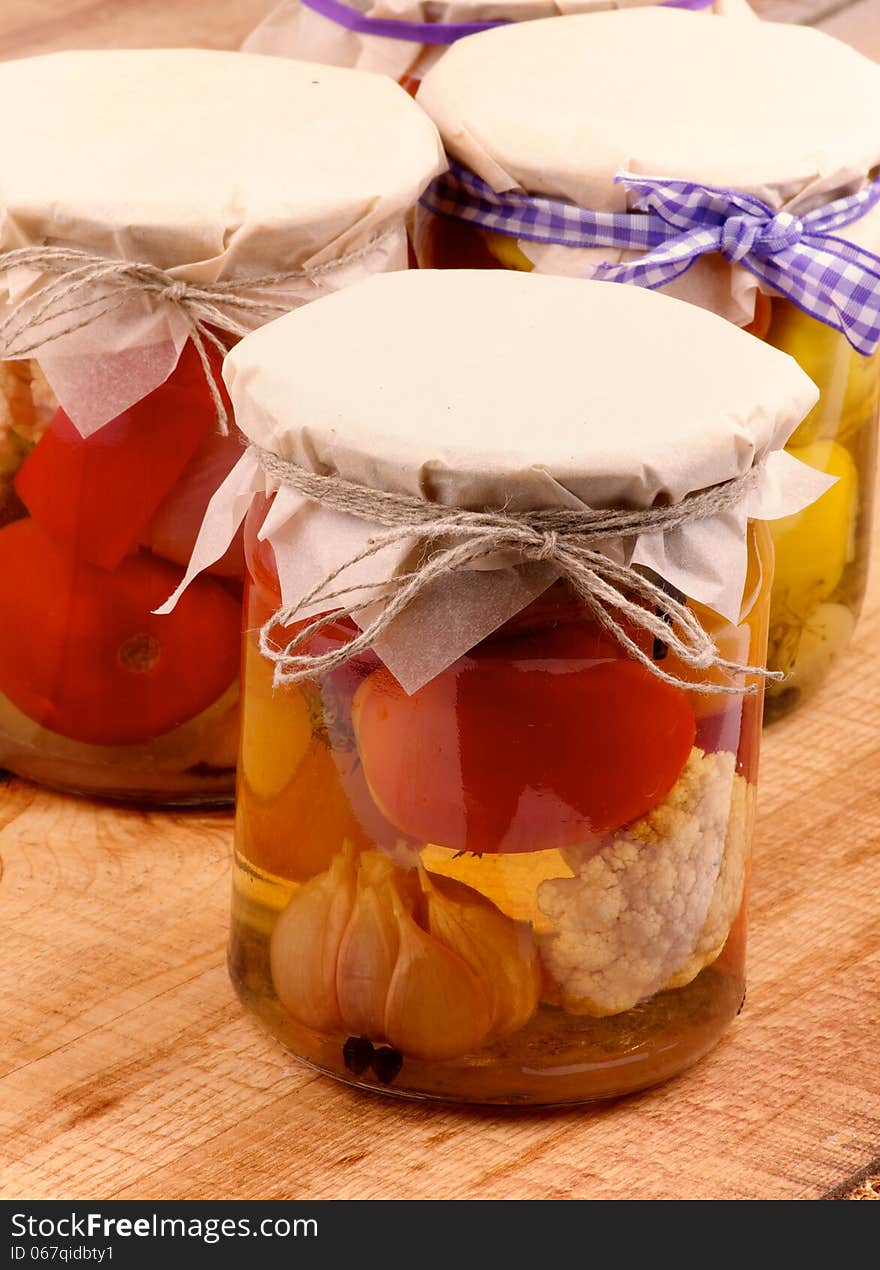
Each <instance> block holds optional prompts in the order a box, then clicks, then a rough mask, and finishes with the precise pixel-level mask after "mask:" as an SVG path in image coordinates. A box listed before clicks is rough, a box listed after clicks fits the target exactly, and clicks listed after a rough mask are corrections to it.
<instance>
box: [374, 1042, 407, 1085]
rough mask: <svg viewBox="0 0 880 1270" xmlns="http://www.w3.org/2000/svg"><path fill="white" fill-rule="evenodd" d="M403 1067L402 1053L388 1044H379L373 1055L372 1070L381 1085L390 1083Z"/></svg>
mask: <svg viewBox="0 0 880 1270" xmlns="http://www.w3.org/2000/svg"><path fill="white" fill-rule="evenodd" d="M401 1067H403V1055H402V1054H399V1053H398V1052H397V1050H393V1049H392V1048H391V1046H390V1045H380V1046H379V1048H378V1049H377V1050H376V1052H375V1053H374V1055H373V1071H374V1072H375V1073H376V1079H377V1080H381V1082H382V1084H383V1085H390V1084H391V1082H392V1080H394V1077H395V1076H396V1075H397V1074H398V1072H399V1071H400V1069H401Z"/></svg>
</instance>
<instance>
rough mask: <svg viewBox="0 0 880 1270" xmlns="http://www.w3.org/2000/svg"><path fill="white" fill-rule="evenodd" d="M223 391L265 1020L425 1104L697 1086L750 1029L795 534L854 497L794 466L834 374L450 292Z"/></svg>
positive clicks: (323, 315) (253, 896)
mask: <svg viewBox="0 0 880 1270" xmlns="http://www.w3.org/2000/svg"><path fill="white" fill-rule="evenodd" d="M684 348H687V349H688V350H690V352H689V357H690V356H696V358H697V360H696V365H695V367H694V368H693V369H692V368H691V364H690V361H689V357H685V356H684V355H683V353H682V349H684ZM331 349H337V350H338V349H345V350H346V351H345V370H346V373H345V374H344V375H339V374H338V373H336V369H335V357H334V354H332V353H331V351H330V350H331ZM632 357H636V358H637V359H638V360H639V364H640V366H641V367H642V368H643V374H641V375H640V376H638V377H633V376H632V375H631V374H630V373H629V366H630V359H631V358H632ZM686 370H687V372H688V373H685V371H686ZM224 375H225V378H226V382H227V385H228V387H229V391H230V394H231V397H232V400H233V402H234V404H235V409H236V416H237V419H238V422H239V426H240V427H241V429H242V430H243V432H244V433H245V435H246V437H248V438H249V439H250V441H251V445H250V446H249V448H248V449H247V450H246V452H245V454H244V456H243V457H242V459H241V460H240V462H239V464H238V466H237V468H236V471H235V473H234V475H233V478H231V485H230V489H229V491H228V493H227V495H226V497H225V500H220V502H219V503H218V504H217V505H215V507H214V508H213V509H212V512H211V513H210V514H209V517H208V520H207V521H206V531H209V532H210V534H211V535H212V536H213V535H217V539H216V541H215V550H220V549H222V547H223V536H222V535H221V534H220V530H221V529H222V530H223V531H224V533H225V535H226V536H228V535H229V534H230V533H232V532H233V531H234V529H235V526H236V523H237V521H238V519H239V518H240V517H241V516H242V515H243V514H244V507H245V505H248V504H249V511H248V513H247V520H246V524H245V555H246V560H247V570H248V580H247V585H246V601H245V608H246V623H245V625H246V632H247V633H246V637H245V660H244V688H243V724H242V743H241V757H240V763H239V785H238V797H237V813H236V846H235V865H234V884H233V913H232V930H231V941H230V950H229V964H230V970H231V974H232V978H233V981H234V983H235V986H236V989H237V990H238V992H239V994H240V996H241V998H242V1000H243V1002H244V1003H245V1005H246V1006H247V1007H248V1008H249V1009H250V1010H251V1011H252V1012H253V1013H254V1014H255V1015H256V1016H257V1017H258V1018H259V1019H260V1020H261V1021H262V1023H263V1024H264V1026H265V1027H266V1028H267V1029H268V1031H269V1032H270V1033H271V1034H272V1035H273V1036H274V1037H275V1038H276V1039H278V1040H279V1041H280V1042H281V1043H282V1044H283V1045H285V1046H286V1047H287V1048H288V1049H289V1050H290V1051H291V1052H292V1053H293V1054H295V1055H296V1056H297V1057H299V1058H301V1059H304V1060H305V1061H306V1062H308V1063H311V1064H313V1065H314V1066H315V1067H317V1068H319V1069H321V1070H322V1071H325V1072H327V1073H329V1074H331V1075H334V1076H336V1077H338V1078H340V1079H342V1080H347V1081H350V1082H353V1083H355V1084H358V1085H362V1086H366V1087H369V1088H373V1089H383V1090H389V1091H391V1092H394V1093H399V1094H404V1095H408V1096H412V1097H431V1098H443V1099H453V1100H464V1101H471V1102H484V1103H564V1102H573V1101H580V1100H585V1099H593V1098H600V1097H606V1096H611V1095H616V1094H620V1093H623V1092H625V1091H627V1090H631V1089H635V1088H639V1087H641V1086H646V1085H650V1084H652V1083H654V1082H657V1081H660V1080H662V1079H664V1078H665V1077H667V1076H669V1075H671V1074H672V1073H673V1072H676V1071H679V1070H681V1069H683V1068H685V1067H687V1066H688V1065H689V1064H691V1063H693V1062H695V1061H696V1060H697V1059H698V1058H700V1057H701V1055H703V1054H704V1053H706V1051H707V1050H708V1049H710V1047H711V1046H712V1045H713V1044H714V1043H715V1041H716V1040H717V1039H718V1038H719V1036H720V1035H721V1034H722V1032H723V1031H724V1030H725V1029H726V1028H727V1026H728V1025H729V1024H730V1022H731V1020H732V1019H733V1018H734V1017H735V1015H736V1013H737V1011H738V1010H739V1009H740V1006H741V1004H742V1000H743V992H744V982H745V981H744V960H743V959H744V949H745V903H746V896H747V891H748V873H749V865H748V861H749V849H750V839H751V826H752V816H753V811H754V802H755V788H756V780H757V771H758V747H759V741H760V731H761V700H762V685H763V679H764V676H765V674H766V672H765V670H764V657H765V651H766V643H767V630H768V622H769V596H770V585H771V576H772V569H773V563H772V549H771V546H770V541H769V532H768V529H767V526H766V524H765V523H764V521H763V517H764V516H767V515H773V516H777V515H782V514H785V513H794V512H796V511H797V510H799V509H800V508H802V507H803V506H805V505H806V503H807V502H808V501H809V500H810V498H812V497H814V496H815V493H816V491H817V489H822V488H824V486H825V482H824V479H823V478H821V477H819V476H817V474H816V473H815V472H814V471H813V470H812V469H811V468H809V467H806V466H804V465H802V464H799V463H797V462H795V461H792V460H790V459H788V458H787V456H785V455H783V454H781V453H780V447H781V446H782V445H783V444H784V443H785V441H786V439H787V437H788V435H789V434H790V432H791V431H792V429H793V428H794V427H795V426H796V425H797V423H798V422H799V421H800V420H801V419H802V418H803V417H804V415H805V414H806V413H807V411H808V410H809V409H810V408H811V406H812V405H813V403H814V402H815V400H816V390H815V388H814V387H813V385H812V384H811V382H810V381H809V379H808V378H807V377H806V376H805V375H804V374H803V372H802V371H801V370H800V369H799V368H798V367H797V366H796V364H795V363H794V362H793V361H792V360H791V359H790V358H786V357H784V356H782V355H781V354H779V353H778V352H777V351H776V350H775V349H772V348H770V347H769V346H768V345H765V344H762V343H760V342H759V341H757V340H753V339H751V338H749V337H748V336H746V335H744V334H743V333H742V332H741V331H739V330H737V329H736V328H735V327H734V326H732V325H730V324H729V323H726V322H723V321H721V320H719V319H718V318H716V317H713V316H711V315H709V314H706V313H704V312H702V311H700V310H699V309H697V308H696V307H694V306H690V305H686V304H682V303H680V302H678V301H675V300H671V299H668V298H666V297H662V296H655V295H652V294H650V292H647V291H641V290H638V289H636V288H625V287H607V286H601V285H599V284H597V283H589V282H587V283H584V282H580V281H575V280H572V279H567V278H550V277H529V278H527V277H523V276H521V275H517V274H516V273H513V272H510V273H504V272H498V273H491V272H481V271H461V272H457V271H431V270H424V271H421V270H419V271H410V272H407V273H399V274H393V275H386V276H384V277H382V278H374V279H370V280H368V281H367V282H365V283H363V284H359V285H358V286H356V287H352V288H350V289H349V290H347V291H345V292H344V293H340V294H338V295H335V296H332V297H329V298H327V299H324V300H321V301H318V302H317V303H316V304H313V305H310V306H309V308H308V309H304V310H302V311H301V312H299V313H296V314H291V315H290V316H289V317H286V318H282V319H280V320H279V321H278V322H274V323H270V324H268V325H267V326H264V327H263V328H262V329H261V330H260V331H257V332H255V333H254V334H253V335H250V336H248V337H247V338H246V339H245V340H243V341H242V342H241V343H240V344H239V345H238V347H237V348H236V349H234V350H233V351H232V353H230V355H229V356H228V358H227V359H226V363H225V369H224ZM184 598H185V593H184Z"/></svg>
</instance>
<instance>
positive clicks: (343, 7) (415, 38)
mask: <svg viewBox="0 0 880 1270" xmlns="http://www.w3.org/2000/svg"><path fill="white" fill-rule="evenodd" d="M714 2H715V0H663V2H662V4H660V5H659V6H658V7H659V8H661V9H708V8H709V5H710V4H714ZM300 3H301V4H303V5H305V7H306V8H307V9H314V11H315V12H316V13H320V14H321V16H322V17H324V18H329V19H330V21H331V22H335V23H336V24H337V26H344V27H345V29H346V30H347V31H354V32H356V33H357V34H358V35H382V36H385V37H386V39H391V40H409V41H411V42H412V43H413V44H454V43H455V42H456V40H461V39H463V38H464V36H466V35H478V34H479V33H480V31H491V30H492V29H493V27H496V26H508V25H509V23H510V22H511V21H512V19H509V18H499V19H498V20H497V21H495V22H403V21H398V19H397V18H371V17H368V15H367V14H366V13H361V11H360V10H359V9H353V8H352V7H351V5H348V4H345V3H344V2H343V0H300Z"/></svg>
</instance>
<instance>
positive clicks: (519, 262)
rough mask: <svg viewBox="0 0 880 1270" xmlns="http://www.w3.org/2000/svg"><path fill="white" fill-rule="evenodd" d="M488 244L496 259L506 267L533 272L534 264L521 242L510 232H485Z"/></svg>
mask: <svg viewBox="0 0 880 1270" xmlns="http://www.w3.org/2000/svg"><path fill="white" fill-rule="evenodd" d="M484 237H485V240H486V246H487V247H488V248H489V250H490V251H491V253H492V255H493V256H494V257H495V259H496V260H500V261H501V263H502V264H503V265H504V268H505V269H518V270H519V272H520V273H531V272H532V270H533V269H534V267H535V266H534V265H533V264H532V262H531V260H529V258H528V256H527V255H526V254H525V252H524V251H522V250H520V245H519V242H518V241H517V239H516V238H512V237H511V236H510V234H485V235H484Z"/></svg>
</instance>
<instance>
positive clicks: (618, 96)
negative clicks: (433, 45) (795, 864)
mask: <svg viewBox="0 0 880 1270" xmlns="http://www.w3.org/2000/svg"><path fill="white" fill-rule="evenodd" d="M673 63H674V65H675V67H676V70H675V74H674V75H670V73H669V67H670V65H672V64H673ZM524 84H528V91H527V92H524V91H523V85H524ZM804 84H809V85H810V92H809V95H808V100H805V97H804V92H803V85H804ZM841 84H846V91H845V92H841V88H840V86H841ZM746 86H747V87H746ZM418 100H419V103H420V104H421V105H422V106H423V107H424V108H425V110H427V112H428V113H429V114H430V115H431V116H432V118H433V119H434V120H435V122H437V124H438V126H439V128H440V132H441V135H442V136H443V139H444V142H445V145H446V149H447V153H448V155H449V156H450V160H451V163H452V170H451V172H450V173H449V174H448V175H445V176H443V177H440V178H438V180H437V181H436V182H435V183H434V184H433V185H432V186H431V187H430V189H429V191H428V193H427V194H426V196H425V197H424V200H423V205H422V207H421V208H420V210H419V214H418V217H417V224H416V230H415V249H416V254H417V257H418V259H419V262H420V263H421V264H422V265H423V266H426V267H434V268H456V269H458V268H465V267H466V268H487V269H512V270H520V271H535V272H541V273H554V274H567V275H571V276H578V277H592V278H596V279H602V280H605V281H610V282H617V283H623V284H630V285H636V286H641V287H648V288H654V289H658V290H663V291H666V292H667V293H668V294H670V295H673V296H676V297H679V298H682V299H685V300H689V301H691V302H692V303H695V304H698V305H700V306H702V307H704V308H708V309H710V310H713V311H714V312H716V313H718V314H719V315H721V316H723V317H725V318H727V319H728V320H730V321H733V322H735V323H737V324H738V325H739V326H742V327H744V328H745V329H746V330H748V331H750V332H751V333H752V334H753V335H754V336H756V337H757V338H759V339H762V340H765V341H767V342H769V343H771V344H773V345H774V346H775V347H776V348H778V349H780V350H781V351H782V352H785V353H788V354H789V355H790V356H792V357H794V358H795V359H796V360H797V361H798V362H799V363H800V365H801V366H802V367H803V369H804V370H805V371H806V372H807V373H808V374H809V375H810V376H811V378H812V379H813V380H814V381H815V383H816V384H817V386H818V388H819V390H820V399H819V403H818V405H817V406H816V408H815V410H814V411H813V412H812V413H811V414H810V416H809V418H808V419H807V420H805V421H804V423H803V425H802V426H801V427H799V428H798V429H797V431H796V432H795V433H794V435H793V436H792V438H791V440H790V442H789V446H788V449H789V453H790V454H791V455H793V456H794V457H795V458H797V459H799V460H801V461H803V462H805V463H807V464H809V465H810V466H811V467H813V468H815V469H816V470H817V471H820V472H824V473H825V474H826V475H827V476H828V477H829V488H828V491H827V493H826V494H825V496H824V497H823V498H822V499H821V500H819V501H818V502H817V503H816V504H815V505H814V506H811V507H810V508H809V509H807V510H806V511H804V512H803V513H802V514H801V515H798V516H796V517H794V518H792V519H790V520H788V519H786V520H783V521H780V522H778V523H777V525H776V526H775V527H774V529H773V537H774V543H775V549H776V584H775V587H774V592H773V599H772V608H771V619H770V646H769V654H768V660H769V665H770V666H771V667H772V668H774V669H776V670H780V671H782V672H783V676H784V677H783V679H782V680H780V681H779V682H775V683H772V684H770V685H768V691H767V716H768V717H775V716H778V715H780V714H783V713H785V712H787V711H788V710H790V709H791V708H792V707H793V706H795V705H796V704H797V703H798V702H799V701H801V700H802V699H804V698H806V697H808V696H810V695H811V694H812V693H813V692H814V691H815V690H816V688H817V687H818V686H819V685H820V684H821V683H822V681H823V680H824V678H825V676H826V674H827V673H828V671H829V668H830V667H831V665H832V663H833V661H834V660H835V659H836V658H837V657H838V656H839V654H840V653H841V652H842V650H843V649H844V648H845V647H846V645H847V643H848V641H849V639H850V636H851V634H852V632H853V628H854V626H855V623H856V620H857V617H858V614H859V610H860V607H861V604H862V599H863V596H864V591H865V582H866V574H867V568H868V556H869V544H870V538H871V501H872V493H873V488H874V480H875V471H876V447H877V412H878V402H880V358H878V356H877V353H876V349H877V343H878V340H880V284H878V276H880V256H878V251H880V206H878V204H880V179H878V164H880V142H878V134H877V129H876V126H875V122H874V121H875V120H876V118H877V116H878V112H880V68H878V66H877V65H876V63H874V62H871V61H869V60H868V59H866V58H864V57H862V56H861V55H860V54H858V53H856V52H855V51H854V50H853V49H851V48H848V47H847V46H845V45H843V44H841V43H840V42H839V41H837V40H834V39H832V38H831V37H830V36H826V35H823V34H821V33H820V32H817V31H814V30H811V29H808V28H803V27H791V26H781V25H776V24H773V23H765V22H761V23H758V22H735V23H734V22H731V23H727V22H724V23H719V22H692V21H690V20H689V19H688V16H687V15H685V14H682V13H675V12H672V11H670V10H663V9H659V8H651V9H644V8H640V9H637V10H627V11H626V12H620V13H605V14H597V15H594V17H593V18H591V19H589V20H588V19H585V18H584V17H581V16H575V17H560V18H559V19H557V20H555V21H553V22H550V21H543V22H530V23H526V24H522V25H519V26H517V27H509V28H506V29H504V30H494V31H490V32H488V33H485V34H481V35H478V36H475V37H474V38H473V39H470V40H467V41H462V42H461V43H460V44H457V45H456V46H455V48H454V49H451V50H450V51H449V53H448V55H447V56H446V57H444V59H443V62H442V64H440V65H438V66H436V67H435V68H433V69H432V70H431V71H430V73H429V75H428V76H427V77H426V79H425V81H424V83H423V86H422V88H421V90H420V92H419V98H418ZM634 102H636V103H638V102H641V103H643V104H642V106H638V105H636V106H635V107H634ZM644 103H650V108H648V106H646V105H644ZM632 370H633V374H638V373H640V371H639V368H638V367H637V366H635V365H634V366H633V368H632Z"/></svg>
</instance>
